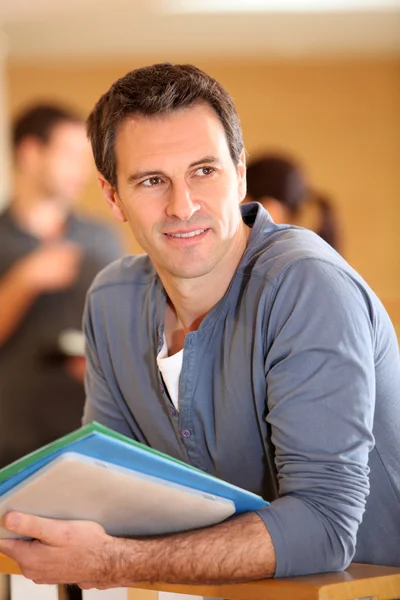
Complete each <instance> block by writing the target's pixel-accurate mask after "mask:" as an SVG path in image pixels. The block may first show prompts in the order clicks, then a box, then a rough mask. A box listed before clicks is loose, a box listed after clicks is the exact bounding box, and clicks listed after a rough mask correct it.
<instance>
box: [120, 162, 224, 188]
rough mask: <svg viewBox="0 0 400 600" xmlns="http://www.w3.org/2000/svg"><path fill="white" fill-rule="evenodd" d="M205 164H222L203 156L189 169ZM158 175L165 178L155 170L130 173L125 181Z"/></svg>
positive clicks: (129, 181)
mask: <svg viewBox="0 0 400 600" xmlns="http://www.w3.org/2000/svg"><path fill="white" fill-rule="evenodd" d="M205 163H207V164H209V165H210V164H212V165H219V166H221V165H222V162H221V161H220V159H219V158H217V157H216V156H204V157H203V158H200V159H199V160H195V161H194V162H192V163H190V165H189V169H192V168H193V167H197V166H198V165H204V164H205ZM158 175H164V176H165V173H164V172H163V171H157V170H156V169H154V170H152V171H138V172H137V173H132V174H131V175H129V177H128V178H127V180H126V181H127V183H134V182H135V181H139V179H145V178H146V177H155V176H158Z"/></svg>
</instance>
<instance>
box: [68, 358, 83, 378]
mask: <svg viewBox="0 0 400 600" xmlns="http://www.w3.org/2000/svg"><path fill="white" fill-rule="evenodd" d="M65 368H66V369H67V371H68V374H69V375H71V377H73V378H74V379H75V380H76V381H78V382H79V383H83V382H84V381H85V373H86V359H85V357H84V356H71V357H69V358H67V359H66V360H65Z"/></svg>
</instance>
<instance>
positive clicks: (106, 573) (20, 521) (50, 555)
mask: <svg viewBox="0 0 400 600" xmlns="http://www.w3.org/2000/svg"><path fill="white" fill-rule="evenodd" d="M3 525H4V527H5V528H6V529H8V530H10V531H12V532H14V533H18V534H19V535H23V536H26V537H30V538H34V540H33V541H27V540H15V539H0V552H2V553H3V554H5V555H6V556H9V557H10V558H12V559H13V560H15V561H16V562H17V563H18V565H19V567H20V569H21V571H22V573H23V575H24V576H25V577H27V578H28V579H32V581H34V582H35V583H47V584H59V583H77V584H78V585H80V586H81V587H82V588H84V589H89V588H90V587H99V589H106V588H109V587H119V586H118V584H117V582H116V581H114V580H113V577H114V578H115V572H116V569H115V565H116V563H115V561H116V557H115V555H114V554H115V553H114V552H113V547H114V545H115V543H116V542H118V540H116V539H115V538H112V537H111V536H109V535H107V534H106V533H105V531H104V529H103V527H101V525H98V524H97V523H93V522H90V521H61V520H54V519H44V518H42V517H35V516H32V515H26V514H23V513H16V512H10V513H8V514H7V515H6V516H5V517H4V523H3Z"/></svg>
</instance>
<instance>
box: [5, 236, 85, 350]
mask: <svg viewBox="0 0 400 600" xmlns="http://www.w3.org/2000/svg"><path fill="white" fill-rule="evenodd" d="M80 258H81V251H80V249H79V247H78V246H76V244H72V243H67V242H63V243H57V244H51V245H50V244H49V245H46V246H43V247H42V248H39V249H38V250H35V251H34V252H32V253H31V254H29V255H27V256H26V257H24V258H22V259H21V260H19V261H18V262H17V263H15V264H14V265H13V266H12V267H11V268H10V269H9V271H8V272H7V273H6V274H5V275H4V276H3V277H2V279H1V280H0V306H1V313H2V314H1V319H0V348H1V347H2V346H3V345H4V344H5V342H6V341H7V340H8V339H9V338H10V337H11V336H12V335H13V334H14V332H15V331H16V329H17V328H18V327H19V325H20V324H21V322H22V320H23V318H24V317H25V315H26V313H27V312H28V310H29V308H30V307H31V305H32V303H33V302H34V301H35V299H36V298H37V297H38V295H39V294H41V293H44V292H50V291H58V290H62V289H64V288H66V287H68V286H69V285H71V284H72V282H73V281H74V279H75V277H76V275H77V273H78V268H79V263H80Z"/></svg>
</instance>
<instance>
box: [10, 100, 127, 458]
mask: <svg viewBox="0 0 400 600" xmlns="http://www.w3.org/2000/svg"><path fill="white" fill-rule="evenodd" d="M13 142H14V156H15V172H16V180H15V187H14V193H13V197H12V199H11V202H10V204H9V206H8V208H7V210H6V211H5V212H4V213H3V214H2V215H1V216H0V306H1V319H0V398H1V401H0V437H1V445H0V466H3V465H6V464H8V463H9V462H11V461H13V460H16V459H17V458H19V457H20V456H22V455H24V454H26V453H27V452H31V451H32V450H35V449H36V448H38V447H40V446H42V445H43V444H46V443H48V442H50V441H52V440H54V439H56V438H57V437H59V436H61V435H64V434H65V433H67V432H69V431H71V430H73V429H75V428H77V427H79V424H80V420H81V415H82V410H83V404H84V389H83V385H82V383H83V382H82V379H83V378H82V376H81V373H80V372H81V371H82V362H83V361H82V358H81V357H80V356H79V348H73V347H72V346H71V342H73V341H74V340H76V339H77V336H78V335H79V330H80V329H81V318H82V312H83V306H84V299H85V294H86V291H87V289H88V288H89V286H90V284H91V282H92V280H93V278H94V276H95V275H96V274H97V272H98V271H99V270H101V269H102V268H103V267H104V266H106V265H107V264H108V263H109V262H111V261H112V260H114V259H115V258H117V257H118V256H120V255H121V252H120V245H119V242H118V240H117V238H116V236H115V234H114V233H112V232H111V230H110V229H109V228H108V227H106V226H104V225H101V224H100V223H97V222H95V221H92V220H88V219H84V218H81V217H78V216H76V215H75V214H74V213H73V208H74V205H75V203H76V201H77V200H78V198H79V196H80V195H81V193H82V191H83V188H84V186H85V185H86V183H87V181H88V177H89V175H90V171H91V156H90V148H89V144H88V142H87V138H86V133H85V125H84V123H83V122H82V120H81V119H80V118H79V117H78V116H76V115H75V114H74V113H72V112H70V111H68V110H65V109H64V108H62V107H59V106H56V105H46V104H40V105H35V106H32V107H30V108H28V109H27V110H25V111H24V112H22V113H21V114H20V115H19V116H18V117H17V119H16V121H15V123H14V126H13ZM71 330H72V331H71ZM77 332H78V333H77ZM78 342H79V339H78ZM66 344H68V345H66ZM75 345H76V343H75Z"/></svg>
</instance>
